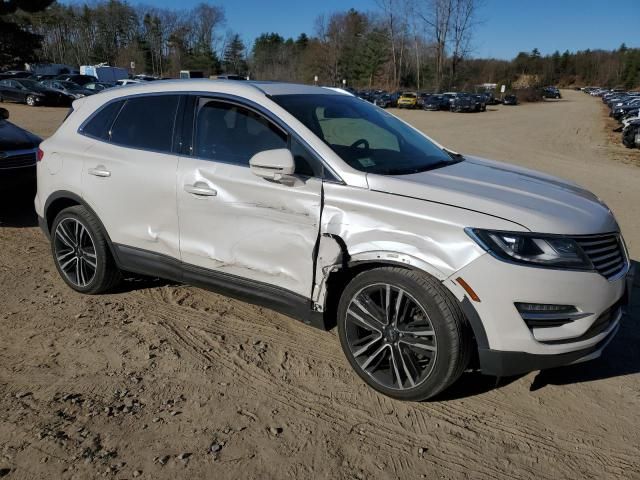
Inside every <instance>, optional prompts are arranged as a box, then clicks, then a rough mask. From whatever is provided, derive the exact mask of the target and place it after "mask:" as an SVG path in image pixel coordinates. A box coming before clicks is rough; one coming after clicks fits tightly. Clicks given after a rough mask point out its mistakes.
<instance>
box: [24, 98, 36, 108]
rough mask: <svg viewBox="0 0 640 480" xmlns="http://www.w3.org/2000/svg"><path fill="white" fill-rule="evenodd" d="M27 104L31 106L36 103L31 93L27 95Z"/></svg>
mask: <svg viewBox="0 0 640 480" xmlns="http://www.w3.org/2000/svg"><path fill="white" fill-rule="evenodd" d="M26 101H27V105H29V106H30V107H33V106H34V105H35V104H36V99H35V97H34V96H33V95H27V99H26Z"/></svg>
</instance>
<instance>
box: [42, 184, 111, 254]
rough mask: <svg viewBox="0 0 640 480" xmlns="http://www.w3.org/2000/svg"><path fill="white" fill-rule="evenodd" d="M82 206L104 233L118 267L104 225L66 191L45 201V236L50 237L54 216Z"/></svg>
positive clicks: (95, 215) (82, 202)
mask: <svg viewBox="0 0 640 480" xmlns="http://www.w3.org/2000/svg"><path fill="white" fill-rule="evenodd" d="M78 205H79V206H82V207H84V208H86V209H87V211H88V212H89V213H90V214H91V215H93V217H94V218H95V219H96V221H97V222H98V224H99V225H100V228H102V231H103V232H104V235H105V238H106V241H107V245H108V247H109V251H110V253H111V255H112V256H113V258H114V260H115V262H116V264H117V265H118V266H120V261H119V259H118V255H117V252H116V250H115V249H114V248H113V244H112V243H111V237H109V233H108V232H107V229H106V228H104V224H103V223H102V221H101V220H100V217H99V216H98V215H97V214H96V212H95V210H94V209H93V208H91V206H90V205H89V204H88V203H87V202H86V201H85V200H84V199H83V198H82V197H80V196H79V195H77V194H75V193H73V192H69V191H67V190H57V191H55V192H53V193H52V194H51V195H49V196H48V197H47V200H46V201H45V204H44V212H43V214H44V218H43V227H44V230H45V234H46V235H47V236H48V237H49V236H50V235H51V227H52V226H53V221H54V220H55V218H56V216H57V215H58V214H59V213H60V212H61V211H62V210H64V209H65V208H69V207H74V206H78Z"/></svg>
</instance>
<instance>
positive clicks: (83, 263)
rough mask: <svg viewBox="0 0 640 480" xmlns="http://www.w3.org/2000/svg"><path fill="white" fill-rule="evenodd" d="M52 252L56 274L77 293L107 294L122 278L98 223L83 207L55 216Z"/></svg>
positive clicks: (69, 209)
mask: <svg viewBox="0 0 640 480" xmlns="http://www.w3.org/2000/svg"><path fill="white" fill-rule="evenodd" d="M51 251H52V253H53V260H54V262H55V264H56V269H57V270H58V273H59V274H60V276H61V277H62V279H63V280H64V281H65V282H66V283H67V285H69V286H70V287H71V288H72V289H74V290H76V291H77V292H81V293H89V294H95V293H102V292H106V291H108V290H110V289H111V288H113V287H114V286H115V285H116V284H117V283H118V282H119V280H120V278H121V275H120V271H119V270H118V267H117V266H116V264H115V261H114V260H113V257H112V255H111V251H110V250H109V246H108V244H107V240H106V235H105V233H104V232H103V229H102V227H101V225H100V223H99V222H98V221H97V219H96V218H95V217H94V216H93V215H92V214H91V213H90V212H89V211H87V209H86V208H84V207H82V206H75V207H69V208H66V209H64V210H62V211H61V212H60V213H59V214H58V215H57V216H56V218H55V220H54V221H53V226H52V228H51Z"/></svg>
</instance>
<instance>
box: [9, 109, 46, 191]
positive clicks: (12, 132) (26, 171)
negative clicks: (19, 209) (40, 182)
mask: <svg viewBox="0 0 640 480" xmlns="http://www.w3.org/2000/svg"><path fill="white" fill-rule="evenodd" d="M41 141H42V139H41V138H40V137H38V136H37V135H34V134H33V133H31V132H28V131H26V130H24V129H22V128H20V127H18V126H16V125H14V124H13V123H11V122H9V112H8V111H7V109H5V108H0V186H2V187H3V188H6V187H12V186H22V185H23V184H24V183H25V182H28V183H30V184H31V185H32V186H33V187H34V188H35V184H36V161H37V151H38V145H39V144H40V142H41Z"/></svg>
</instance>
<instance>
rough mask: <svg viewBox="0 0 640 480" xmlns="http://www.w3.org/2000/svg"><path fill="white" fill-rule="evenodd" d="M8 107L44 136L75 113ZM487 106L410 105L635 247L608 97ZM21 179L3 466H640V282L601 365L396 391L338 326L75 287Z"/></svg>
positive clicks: (8, 237) (439, 131)
mask: <svg viewBox="0 0 640 480" xmlns="http://www.w3.org/2000/svg"><path fill="white" fill-rule="evenodd" d="M4 106H7V105H4ZM8 107H9V109H10V111H11V115H12V119H13V120H14V121H15V122H16V123H18V124H19V125H21V126H24V127H26V128H28V129H30V130H32V131H34V132H36V133H38V134H40V135H42V136H47V135H50V134H51V133H52V132H53V131H54V130H55V128H56V125H57V124H58V123H59V122H60V121H61V119H62V118H63V117H64V114H65V111H64V110H59V109H47V108H38V109H31V108H27V107H23V106H17V105H9V106H8ZM489 110H490V111H488V112H487V113H484V114H451V113H445V112H421V111H412V112H402V113H401V115H402V116H403V117H404V118H406V119H408V120H409V121H410V122H412V123H413V124H414V125H416V126H417V127H418V128H420V129H422V130H424V131H426V132H427V133H428V134H430V135H431V136H432V137H433V138H434V139H436V140H437V141H439V142H441V143H443V144H446V145H448V146H451V147H452V148H455V149H457V150H459V151H460V152H462V153H468V154H476V155H481V156H486V157H491V158H495V159H498V160H504V161H507V162H513V163H517V164H520V165H524V166H527V167H532V168H537V169H540V170H544V171H547V172H550V173H552V174H556V175H560V176H563V177H566V178H569V179H572V180H574V181H576V182H578V183H580V184H582V185H585V186H586V187H588V188H590V189H591V190H593V191H594V192H596V193H597V194H598V195H599V196H600V197H601V198H602V199H603V200H605V201H606V202H607V203H608V204H609V206H610V207H611V208H612V210H613V211H614V212H615V214H616V216H617V218H618V219H619V221H620V224H621V226H622V230H623V232H624V234H625V237H626V240H627V243H628V245H629V247H630V250H631V254H632V256H633V258H634V259H636V260H638V259H640V221H638V219H639V218H640V167H639V166H638V163H640V162H639V161H638V157H640V155H639V154H640V152H637V151H636V152H632V153H631V154H630V153H628V152H625V151H623V150H622V147H618V146H616V145H612V144H611V143H610V142H609V141H608V134H607V132H606V130H605V118H604V117H603V108H602V105H601V104H600V102H599V100H598V99H593V98H591V97H588V96H586V95H583V94H581V93H576V92H566V93H565V99H564V100H562V101H557V102H545V103H541V104H535V105H521V106H517V107H505V106H496V107H490V109H489ZM633 155H635V160H634V157H633ZM30 195H31V193H25V194H23V195H14V194H11V195H9V194H7V193H6V192H4V194H3V195H2V196H3V198H2V199H1V200H0V477H6V478H8V479H18V478H20V479H32V478H64V479H67V478H77V479H87V478H96V477H106V478H117V479H126V478H148V479H151V478H153V479H164V478H166V479H173V478H216V479H218V478H220V479H221V478H242V479H258V478H259V479H268V478H273V479H282V478H293V479H307V478H308V479H318V478H339V479H370V478H382V479H420V478H428V479H435V478H445V479H449V478H451V479H457V478H469V479H474V480H476V479H496V478H500V479H503V478H504V479H512V478H522V479H540V478H553V479H558V478H581V479H582V478H593V479H603V478H640V450H639V446H640V415H638V405H639V402H640V348H639V344H640V343H639V342H640V286H636V289H635V291H634V303H635V305H636V311H635V313H634V314H633V315H632V316H629V317H627V318H626V319H625V322H624V324H623V327H622V328H621V330H620V333H619V334H618V336H617V337H616V339H615V340H614V341H613V342H612V343H611V345H610V346H609V348H608V350H607V351H606V352H605V355H604V356H603V358H601V359H600V360H598V361H595V362H592V363H588V364H583V365H579V366H573V367H565V368H561V369H556V370H554V371H547V372H543V373H531V374H529V375H525V376H521V377H519V378H512V379H503V380H502V381H501V382H500V383H499V384H498V385H496V382H495V379H493V378H491V377H483V376H481V375H478V374H476V373H472V372H469V373H465V374H464V376H463V377H462V378H461V380H460V381H459V382H458V383H457V384H456V385H455V386H454V387H453V388H452V389H450V390H449V391H447V392H446V393H445V394H444V395H443V396H440V397H439V398H437V399H436V400H435V401H431V402H425V403H402V402H397V401H393V400H390V399H388V398H386V397H383V396H381V395H379V394H377V393H375V392H373V391H372V390H370V389H369V388H367V387H366V386H365V385H364V384H363V383H362V382H361V381H360V380H359V379H358V378H357V377H356V375H355V374H354V373H352V372H351V370H350V369H349V367H348V364H347V362H346V360H345V359H344V358H343V355H342V352H341V350H340V346H339V342H338V339H337V336H336V333H335V332H322V331H317V330H314V329H312V328H310V327H306V326H304V325H303V324H301V323H299V322H296V321H294V320H292V319H289V318H287V317H284V316H281V315H278V314H275V313H273V312H271V311H269V310H267V309H263V308H258V307H254V306H250V305H247V304H245V303H242V302H239V301H235V300H230V299H227V298H224V297H221V296H219V295H216V294H214V293H210V292H207V291H203V290H200V289H197V288H192V287H186V286H180V285H173V284H170V283H166V282H162V281H159V280H141V279H137V280H136V279H131V280H128V281H127V282H126V283H125V284H124V285H123V286H122V287H121V288H120V290H119V291H117V292H115V293H113V294H110V295H103V296H97V297H88V296H81V295H79V294H76V293H74V292H72V291H71V290H69V289H68V288H67V287H66V286H65V284H64V283H63V282H62V280H61V279H59V278H58V275H57V273H56V271H55V268H54V266H53V262H52V259H51V256H50V251H49V246H48V244H47V242H46V240H45V238H44V237H43V235H42V234H41V233H40V231H39V230H38V229H37V227H36V226H35V217H34V214H33V212H32V209H31V198H30Z"/></svg>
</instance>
